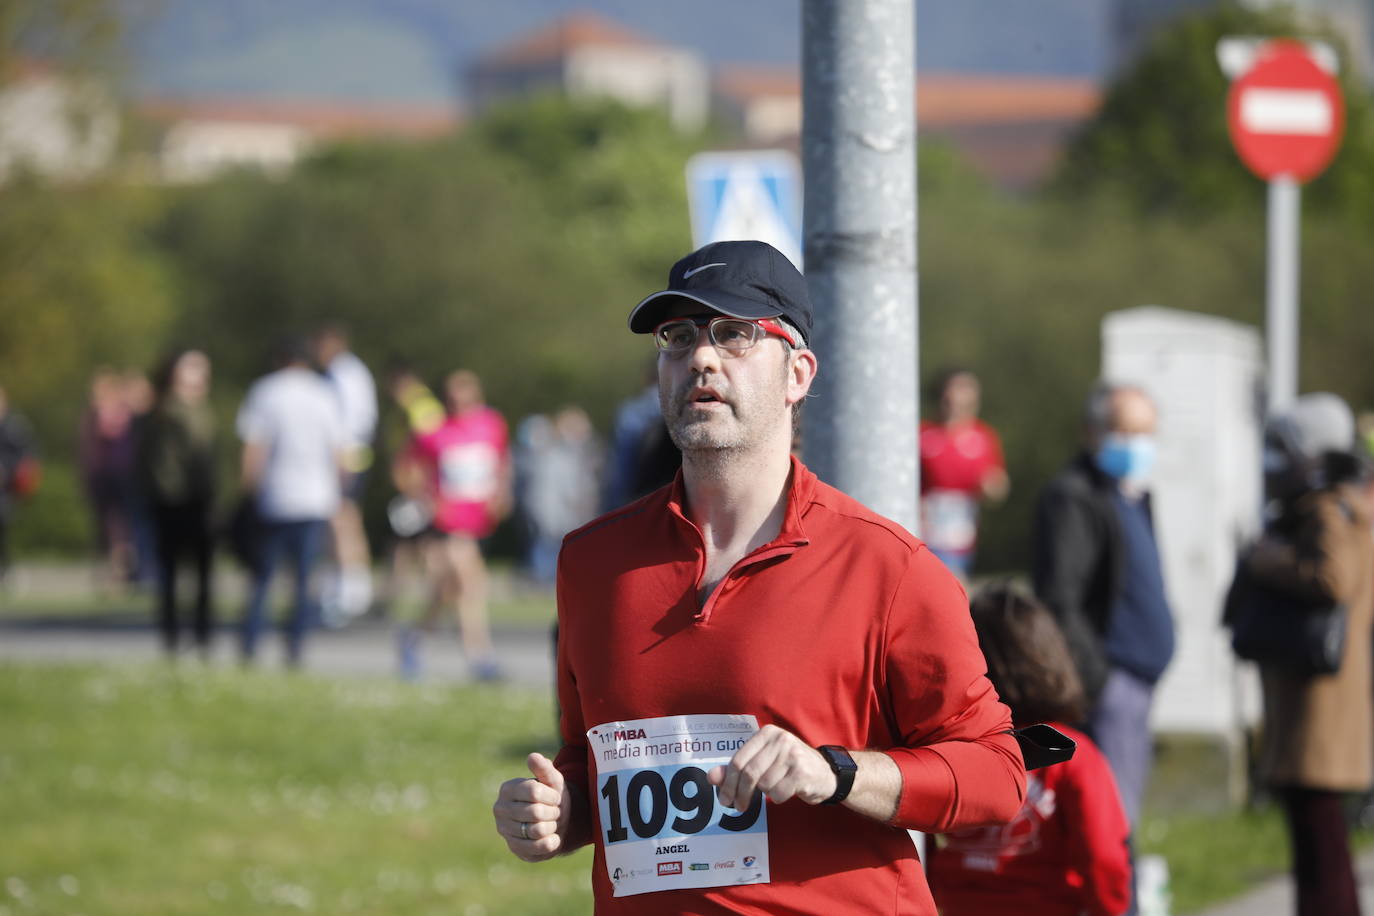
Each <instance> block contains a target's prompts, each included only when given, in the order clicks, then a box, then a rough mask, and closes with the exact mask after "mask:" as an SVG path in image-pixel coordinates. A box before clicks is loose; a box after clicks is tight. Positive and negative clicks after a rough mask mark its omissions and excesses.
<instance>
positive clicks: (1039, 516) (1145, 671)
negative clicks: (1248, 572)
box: [1032, 384, 1174, 828]
mask: <svg viewBox="0 0 1374 916" xmlns="http://www.w3.org/2000/svg"><path fill="white" fill-rule="evenodd" d="M1156 422H1157V415H1156V410H1155V406H1154V402H1153V401H1152V400H1151V399H1150V397H1149V395H1148V394H1146V393H1145V391H1144V390H1143V389H1141V388H1138V387H1136V386H1132V385H1120V384H1116V385H1113V384H1099V385H1098V386H1097V387H1096V388H1094V390H1093V392H1092V394H1091V395H1090V396H1089V398H1088V401H1087V405H1086V410H1085V414H1084V437H1083V448H1082V450H1081V451H1080V452H1079V454H1078V455H1077V456H1075V458H1074V459H1073V460H1072V461H1071V462H1070V463H1069V464H1068V466H1067V467H1065V468H1064V469H1063V470H1062V471H1061V472H1060V473H1059V474H1058V475H1057V476H1056V477H1055V478H1054V479H1053V480H1052V481H1050V483H1049V484H1048V485H1047V486H1046V487H1045V489H1044V490H1043V491H1042V492H1041V494H1040V499H1039V504H1038V506H1037V508H1036V513H1035V538H1034V541H1035V543H1034V565H1033V568H1032V577H1033V580H1034V584H1035V591H1036V595H1037V596H1038V597H1039V598H1040V600H1041V601H1043V602H1044V603H1045V604H1046V605H1047V606H1048V607H1049V608H1050V610H1051V611H1052V612H1053V613H1054V615H1055V617H1056V618H1057V619H1058V621H1059V625H1060V628H1061V629H1062V630H1063V631H1064V636H1065V638H1066V639H1067V641H1068V644H1069V649H1070V652H1071V654H1072V655H1073V659H1074V663H1075V665H1076V666H1077V668H1078V673H1079V677H1080V678H1081V679H1082V681H1083V687H1084V690H1085V692H1086V693H1087V696H1088V719H1087V722H1086V723H1084V724H1085V725H1086V727H1087V731H1088V733H1089V734H1090V735H1091V736H1092V738H1093V740H1094V741H1096V742H1097V743H1098V745H1099V746H1100V747H1101V748H1102V751H1103V753H1104V754H1105V755H1106V757H1107V760H1108V762H1109V763H1110V764H1111V767H1112V772H1113V774H1114V775H1115V776H1116V779H1117V784H1118V786H1119V787H1120V790H1121V801H1122V804H1123V806H1124V807H1125V809H1126V815H1127V818H1128V820H1129V821H1130V823H1131V826H1132V828H1134V826H1135V825H1136V824H1137V823H1138V820H1139V816H1140V804H1141V799H1142V797H1143V796H1144V794H1145V786H1146V784H1147V783H1148V781H1149V775H1150V768H1151V765H1152V757H1153V750H1152V747H1151V739H1150V724H1149V721H1150V707H1151V705H1152V703H1153V699H1154V690H1155V684H1156V683H1158V681H1159V678H1160V677H1161V676H1162V675H1163V674H1164V670H1165V668H1167V667H1168V665H1169V661H1170V659H1171V658H1172V657H1173V654H1174V621H1173V613H1172V611H1171V610H1170V607H1169V600H1168V596H1167V594H1166V592H1165V588H1164V575H1163V570H1162V566H1161V563H1160V552H1159V545H1158V543H1157V542H1156V539H1155V529H1154V522H1153V519H1152V516H1151V510H1150V493H1149V485H1150V476H1151V473H1152V471H1153V468H1154V464H1155V454H1156V444H1155V426H1156Z"/></svg>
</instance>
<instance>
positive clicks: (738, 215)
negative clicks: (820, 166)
mask: <svg viewBox="0 0 1374 916" xmlns="http://www.w3.org/2000/svg"><path fill="white" fill-rule="evenodd" d="M801 189H802V181H801V167H800V166H799V165H798V163H797V157H796V156H794V155H792V154H791V153H789V152H787V151H786V150H752V151H745V152H729V153H716V152H713V153H698V154H697V155H695V156H693V157H692V158H691V159H690V160H689V161H688V163H687V201H688V205H689V207H690V210H691V217H692V242H693V244H694V245H695V246H696V247H697V248H700V247H701V246H702V245H705V244H708V243H710V242H721V241H727V240H731V239H758V240H760V241H763V242H767V243H768V244H770V245H772V246H773V247H774V248H776V249H778V250H779V251H781V252H782V253H783V254H785V255H786V256H787V257H788V259H790V260H791V261H792V263H793V264H795V265H797V268H798V269H799V270H800V269H801V267H802V222H801V211H802V208H801Z"/></svg>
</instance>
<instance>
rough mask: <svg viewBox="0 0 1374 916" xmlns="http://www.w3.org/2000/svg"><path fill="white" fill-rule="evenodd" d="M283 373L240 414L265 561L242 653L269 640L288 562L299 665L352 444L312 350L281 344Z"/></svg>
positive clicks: (251, 394) (290, 633)
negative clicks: (270, 614)
mask: <svg viewBox="0 0 1374 916" xmlns="http://www.w3.org/2000/svg"><path fill="white" fill-rule="evenodd" d="M277 365H278V366H279V368H278V369H277V370H276V371H275V372H272V373H270V374H268V375H266V376H264V377H263V378H261V379H259V380H258V381H257V382H255V383H254V384H253V387H252V388H250V389H249V390H248V395H247V396H246V397H245V398H244V402H243V406H242V407H241V408H240V410H239V415H238V434H239V438H240V439H241V440H243V460H242V484H243V488H244V490H245V492H248V493H252V494H253V495H254V497H255V501H256V504H257V510H258V515H259V518H260V520H261V525H260V537H261V544H260V551H259V556H260V562H259V563H258V566H257V569H256V570H255V572H254V581H253V587H252V592H251V598H250V599H249V603H248V610H247V613H246V614H245V615H244V619H243V630H242V643H241V646H242V655H243V660H244V662H245V663H248V662H251V661H252V660H253V659H254V656H255V654H256V650H257V644H258V640H259V637H260V636H261V635H262V629H263V625H264V615H265V611H266V601H267V591H268V586H269V585H270V584H271V581H272V574H273V573H274V572H275V571H276V568H277V565H278V564H279V563H280V562H281V561H282V559H283V558H289V559H290V560H291V563H292V572H293V576H294V580H295V604H294V607H293V610H292V613H291V616H290V618H289V621H288V623H287V625H286V652H287V661H288V663H289V664H290V665H292V666H293V667H294V666H298V665H299V664H300V661H301V651H302V648H303V643H304V640H305V634H306V631H307V630H308V629H309V627H310V624H311V623H312V620H313V618H314V616H315V602H314V598H313V595H312V592H311V588H310V572H311V569H312V568H313V567H314V565H315V561H316V560H317V559H318V557H319V554H320V547H321V546H322V544H323V542H324V534H325V530H326V527H327V524H328V521H329V519H330V518H332V517H333V515H334V514H335V513H336V512H337V511H338V508H339V503H340V501H341V499H340V489H341V482H342V473H343V470H344V455H345V447H346V445H347V443H348V437H347V433H346V431H345V429H344V422H343V415H342V411H341V410H340V409H339V402H338V398H337V396H336V395H335V393H334V391H333V389H332V388H331V387H330V385H329V383H328V382H326V381H325V380H324V379H323V378H322V377H321V376H320V374H319V373H317V372H315V371H314V370H313V369H312V368H310V357H309V353H308V351H307V349H306V347H305V345H304V344H303V343H302V342H300V341H291V342H288V343H285V344H283V345H282V346H281V349H280V351H279V354H278V358H277Z"/></svg>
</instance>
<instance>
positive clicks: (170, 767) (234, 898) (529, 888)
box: [0, 664, 590, 916]
mask: <svg viewBox="0 0 1374 916" xmlns="http://www.w3.org/2000/svg"><path fill="white" fill-rule="evenodd" d="M0 710H3V715H2V716H0V721H2V722H3V732H2V733H0V824H3V825H4V832H3V839H2V840H0V913H5V914H16V916H17V914H19V913H25V914H27V913H39V914H78V913H79V914H88V916H94V914H100V916H106V914H108V916H118V914H130V916H135V914H136V916H148V914H163V913H168V914H170V913H176V914H187V916H193V914H241V913H247V912H271V911H281V912H291V911H306V912H319V913H376V914H389V916H390V914H396V916H399V914H431V913H432V914H439V913H443V914H473V916H476V914H484V913H493V914H496V913H532V914H555V913H586V912H588V911H589V910H590V892H589V890H588V878H587V873H588V869H589V867H590V854H589V853H588V852H587V851H583V852H581V853H579V854H577V855H575V856H572V857H569V858H567V859H561V860H558V861H555V862H551V863H545V864H543V865H539V866H533V865H527V864H525V863H522V862H519V861H517V860H516V859H514V858H512V857H511V856H510V855H509V853H508V852H507V851H506V849H505V845H504V844H503V843H502V842H501V841H500V840H499V838H498V837H497V836H496V835H495V833H494V831H493V828H492V826H491V812H490V808H491V802H492V800H493V799H494V797H495V793H496V788H497V786H498V785H499V783H500V782H501V780H502V779H504V778H508V777H510V776H515V775H519V774H520V773H521V772H522V771H523V769H524V767H523V760H524V755H525V754H526V753H527V752H528V750H530V749H544V750H547V749H548V747H549V745H550V743H551V730H552V710H551V708H550V702H549V699H548V698H547V696H546V695H545V693H544V692H542V691H516V690H509V689H507V690H501V689H492V688H476V687H465V688H445V687H437V686H435V687H420V688H416V687H411V686H407V685H400V684H393V683H390V682H386V681H362V680H359V681H330V680H323V679H316V678H311V677H307V676H298V677H289V676H282V675H266V674H246V673H240V672H237V671H229V672H216V671H206V670H202V669H200V668H197V667H194V666H190V667H186V668H182V669H180V670H177V669H171V668H168V667H164V666H157V665H153V666H118V667H110V668H99V667H84V666H83V667H56V666H54V667H49V666H30V665H14V664H9V665H0Z"/></svg>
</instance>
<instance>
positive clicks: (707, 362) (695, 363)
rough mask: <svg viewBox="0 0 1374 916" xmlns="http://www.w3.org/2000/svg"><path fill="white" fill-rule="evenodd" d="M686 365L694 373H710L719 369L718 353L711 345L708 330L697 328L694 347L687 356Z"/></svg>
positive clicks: (713, 345)
mask: <svg viewBox="0 0 1374 916" xmlns="http://www.w3.org/2000/svg"><path fill="white" fill-rule="evenodd" d="M687 359H688V365H689V366H690V367H691V369H692V370H693V371H695V372H702V371H706V370H707V369H708V368H709V369H710V370H712V371H714V370H716V369H718V368H719V367H720V351H718V350H717V349H716V347H715V344H713V343H711V331H710V328H697V342H696V346H694V347H692V352H691V353H690V354H688V357H687Z"/></svg>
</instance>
